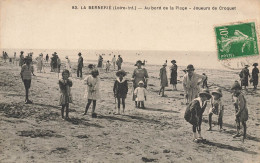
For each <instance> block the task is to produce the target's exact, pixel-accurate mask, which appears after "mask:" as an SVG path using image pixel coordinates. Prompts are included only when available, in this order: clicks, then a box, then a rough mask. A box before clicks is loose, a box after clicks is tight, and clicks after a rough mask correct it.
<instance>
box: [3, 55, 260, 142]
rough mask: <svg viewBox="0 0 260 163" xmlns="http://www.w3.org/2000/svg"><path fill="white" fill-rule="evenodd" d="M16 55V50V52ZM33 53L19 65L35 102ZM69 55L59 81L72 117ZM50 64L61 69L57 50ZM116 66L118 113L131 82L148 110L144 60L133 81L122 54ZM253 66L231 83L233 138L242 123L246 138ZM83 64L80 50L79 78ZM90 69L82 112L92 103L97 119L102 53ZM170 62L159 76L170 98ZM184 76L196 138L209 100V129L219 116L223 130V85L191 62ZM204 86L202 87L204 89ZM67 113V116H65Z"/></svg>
mask: <svg viewBox="0 0 260 163" xmlns="http://www.w3.org/2000/svg"><path fill="white" fill-rule="evenodd" d="M15 55H16V53H15ZM32 55H33V54H32V53H28V55H27V56H24V52H23V51H21V52H20V58H19V66H21V73H20V74H21V78H22V81H23V83H24V87H25V103H26V104H32V103H33V102H32V101H31V100H30V99H29V89H30V87H31V80H32V75H35V74H34V67H33V64H32V63H33V62H32ZM6 56H8V55H7V53H6V52H3V59H4V60H6V58H7V57H6ZM65 58H66V64H65V68H64V69H63V70H62V73H61V78H60V79H59V81H58V84H59V88H60V97H59V99H60V100H59V105H60V106H61V117H62V118H63V119H69V104H70V103H73V97H72V94H71V89H72V86H73V82H72V80H71V79H70V78H71V77H72V73H73V72H72V66H71V62H70V60H69V58H68V56H66V57H65ZM35 60H36V62H37V63H36V64H37V71H38V73H41V71H42V70H43V71H44V72H45V69H44V65H45V64H44V59H43V54H42V53H41V54H40V55H39V56H38V57H36V59H35ZM48 60H49V56H48V54H47V55H46V60H45V62H46V63H48ZM50 60H51V61H50V67H51V72H58V73H59V72H60V70H61V60H60V59H59V56H58V55H57V53H56V52H54V53H53V54H52V57H51V58H50ZM111 62H112V65H113V68H114V69H116V65H117V70H116V73H115V75H116V79H115V81H114V85H113V88H111V89H113V93H114V98H115V102H116V103H117V109H118V111H117V113H116V114H122V113H123V114H124V112H125V108H126V102H125V100H126V98H127V94H128V92H129V86H128V82H132V84H133V87H132V88H133V91H132V92H133V93H132V100H133V101H134V104H135V107H136V108H142V109H145V101H146V99H147V95H148V93H149V92H148V91H147V86H148V79H149V75H148V71H147V69H146V68H145V67H143V66H144V63H143V62H142V61H141V60H138V61H137V62H136V64H135V66H136V68H135V69H134V71H133V73H132V76H131V81H128V80H127V79H126V78H125V76H126V75H127V73H126V72H125V71H124V70H123V69H122V63H123V59H122V57H121V56H120V55H118V58H117V59H116V56H115V55H114V56H113V58H112V60H111ZM176 63H177V62H176V60H172V61H171V64H172V65H171V66H170V84H171V85H172V86H173V91H177V87H176V85H177V83H178V82H177V78H178V73H177V72H178V71H177V70H178V66H177V64H176ZM110 66H111V64H110V61H107V62H106V66H105V70H106V72H109V71H110ZM253 66H254V68H253V70H252V75H250V73H249V70H248V67H249V65H245V68H243V69H242V71H241V72H240V73H239V76H240V79H241V84H240V83H239V82H238V81H235V82H234V84H233V85H232V86H231V91H232V99H233V101H232V102H233V104H234V110H235V111H234V113H235V121H236V124H237V125H236V127H237V133H236V134H235V135H234V137H239V136H242V135H241V132H240V129H241V127H240V124H242V126H243V140H244V139H245V138H246V128H247V126H246V121H247V120H248V109H247V102H246V99H245V97H244V95H243V93H242V92H241V90H242V87H243V86H244V88H245V90H247V88H246V87H247V86H248V82H249V77H250V76H252V78H251V79H250V82H252V83H253V86H254V90H256V89H257V85H258V74H259V69H258V68H257V66H258V64H257V63H254V64H253ZM83 67H84V63H83V57H82V54H81V53H78V63H77V77H78V78H81V79H82V78H83V75H82V69H83ZM87 67H88V69H89V70H90V75H88V76H87V77H85V78H84V80H83V81H84V85H86V87H87V89H86V91H85V95H84V97H85V98H86V99H87V102H86V107H85V111H84V114H83V115H87V114H88V110H89V108H90V105H91V104H92V113H91V115H92V117H93V118H96V117H97V114H96V112H95V110H96V105H97V100H98V99H100V82H101V80H100V78H99V69H100V68H103V67H104V66H103V57H102V56H101V55H99V58H98V64H97V67H96V66H95V65H94V64H89V65H88V66H87ZM166 67H167V62H166V63H164V64H163V65H162V68H161V69H160V70H159V78H160V86H161V87H160V90H159V93H158V95H159V96H162V97H167V95H165V87H167V86H168V77H167V68H166ZM183 71H184V72H185V75H184V76H183V80H182V85H183V90H184V97H185V99H186V105H187V107H186V111H185V115H184V118H185V120H186V121H187V122H189V123H190V124H191V125H192V132H193V137H194V139H193V141H194V142H200V141H203V140H205V139H204V138H203V137H202V135H201V124H202V115H203V113H204V111H205V108H206V106H207V103H208V102H209V105H210V109H209V114H208V122H209V129H208V130H209V131H211V130H212V116H213V115H216V116H218V125H219V130H220V131H222V130H223V115H224V104H223V102H222V100H221V98H222V96H223V94H222V90H221V89H220V88H218V87H217V88H215V89H214V90H213V91H211V92H210V91H209V90H208V88H209V87H208V85H207V80H208V77H207V76H206V74H205V73H203V74H202V75H200V74H197V73H196V72H195V68H194V66H193V65H192V64H189V65H188V66H187V67H186V69H185V70H183ZM201 87H202V89H201ZM121 103H122V112H121V109H120V108H121ZM64 112H65V116H64Z"/></svg>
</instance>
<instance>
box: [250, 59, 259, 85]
mask: <svg viewBox="0 0 260 163" xmlns="http://www.w3.org/2000/svg"><path fill="white" fill-rule="evenodd" d="M253 66H254V68H253V70H252V80H253V86H254V90H256V89H257V85H258V74H259V69H258V68H257V66H258V63H254V64H253Z"/></svg>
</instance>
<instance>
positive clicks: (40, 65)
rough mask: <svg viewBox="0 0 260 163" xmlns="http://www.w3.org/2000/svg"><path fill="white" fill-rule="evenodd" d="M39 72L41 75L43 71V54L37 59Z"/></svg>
mask: <svg viewBox="0 0 260 163" xmlns="http://www.w3.org/2000/svg"><path fill="white" fill-rule="evenodd" d="M36 61H37V72H39V73H41V72H42V69H43V54H42V53H41V54H40V55H39V56H38V57H37V58H36Z"/></svg>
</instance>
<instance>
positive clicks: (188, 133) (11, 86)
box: [0, 60, 260, 163]
mask: <svg viewBox="0 0 260 163" xmlns="http://www.w3.org/2000/svg"><path fill="white" fill-rule="evenodd" d="M87 64H88V63H85V68H84V69H83V78H84V77H86V76H87V74H86V72H87V70H86V65H87ZM194 66H195V69H196V73H199V74H202V73H203V72H204V73H206V74H207V76H208V78H209V79H208V85H209V86H210V87H209V89H210V90H212V89H213V88H214V87H216V86H218V87H220V88H221V89H222V91H223V98H222V101H223V104H224V105H225V111H224V117H223V122H224V124H223V127H224V129H225V131H222V132H219V131H218V126H217V117H216V116H213V123H214V124H215V126H214V127H213V131H206V130H207V129H208V110H209V106H207V108H206V111H205V112H204V116H203V123H202V136H203V137H204V138H206V142H205V143H195V142H193V141H192V139H193V138H192V126H191V125H190V124H189V123H188V122H186V121H185V119H184V118H183V116H184V112H185V109H186V105H185V104H184V97H183V96H182V95H181V94H183V93H184V92H183V88H182V83H181V81H182V78H181V77H182V76H183V72H182V71H181V69H182V68H183V67H179V69H178V80H179V82H178V85H177V89H178V91H172V87H171V86H169V87H167V89H166V92H165V94H166V95H167V97H159V96H158V90H159V88H160V81H159V79H158V77H159V69H160V66H156V65H146V69H147V70H148V73H149V77H150V78H149V82H148V83H149V84H148V92H149V95H148V98H147V101H146V102H145V106H146V109H136V108H135V107H134V102H133V101H132V98H131V93H132V85H131V83H130V82H129V92H128V97H127V98H126V112H125V114H124V115H114V113H115V112H116V111H117V110H116V108H115V99H114V97H113V90H112V88H113V84H114V80H115V78H116V76H115V72H116V71H114V70H112V71H111V72H109V73H105V70H100V76H99V77H100V79H101V86H100V88H101V90H100V91H101V99H100V100H98V101H97V108H96V112H97V114H98V118H91V116H90V113H89V115H86V116H83V113H84V109H85V106H86V102H87V99H84V97H83V96H84V91H85V86H84V85H83V80H81V79H77V78H75V76H76V74H75V68H76V65H75V63H74V64H73V67H74V72H73V77H72V78H71V79H72V81H73V87H72V95H73V97H74V102H73V104H71V105H70V118H71V119H70V120H68V121H65V120H63V119H62V118H61V115H60V109H61V107H60V106H58V100H59V86H58V74H57V73H51V72H50V68H49V67H45V71H46V73H35V74H36V76H34V77H33V78H32V85H31V89H30V99H31V100H33V104H24V99H25V97H24V94H25V91H24V86H23V83H22V80H21V78H20V67H18V66H13V65H10V64H9V63H4V62H3V60H1V61H0V123H1V125H0V131H1V135H0V162H3V163H5V162H78V163H79V162H181V163H183V162H236V163H237V162H241V163H242V162H259V149H260V148H259V142H260V127H259V125H260V116H259V109H260V107H259V106H260V105H259V101H260V100H259V99H260V94H259V88H258V90H257V91H256V92H254V91H253V88H252V87H253V86H252V85H250V87H249V89H248V91H247V92H245V91H243V93H244V94H245V98H246V100H247V104H248V108H249V119H248V121H247V126H248V131H247V133H248V135H247V139H246V140H245V142H242V137H240V138H233V137H232V135H233V134H235V133H236V126H235V116H234V112H235V111H234V107H233V103H232V102H231V93H230V88H231V85H232V83H233V82H234V81H235V80H239V76H238V72H234V71H229V70H213V69H212V70H211V69H199V68H196V65H194ZM35 68H36V66H35ZM122 68H123V69H124V70H125V71H126V72H128V74H127V76H126V78H127V79H130V78H131V75H132V72H133V70H134V68H135V67H134V66H133V64H130V63H125V64H123V66H122ZM167 69H168V71H169V66H168V67H167ZM183 69H184V68H183ZM168 77H169V76H168Z"/></svg>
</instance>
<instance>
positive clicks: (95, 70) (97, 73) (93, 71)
mask: <svg viewBox="0 0 260 163" xmlns="http://www.w3.org/2000/svg"><path fill="white" fill-rule="evenodd" d="M91 75H99V72H98V70H97V69H94V70H92V71H91Z"/></svg>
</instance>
